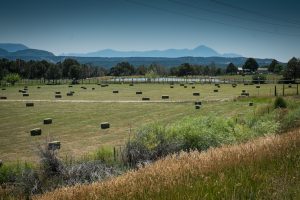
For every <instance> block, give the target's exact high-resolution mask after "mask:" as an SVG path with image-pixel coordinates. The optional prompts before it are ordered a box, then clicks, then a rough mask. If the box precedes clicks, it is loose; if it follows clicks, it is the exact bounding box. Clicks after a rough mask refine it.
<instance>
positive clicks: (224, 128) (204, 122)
mask: <svg viewBox="0 0 300 200" xmlns="http://www.w3.org/2000/svg"><path fill="white" fill-rule="evenodd" d="M242 121H244V123H241V124H240V123H236V122H234V120H233V119H228V118H222V117H217V116H214V115H211V116H200V117H187V118H184V119H182V120H180V121H178V122H176V123H174V124H169V125H167V126H163V125H162V124H157V123H156V124H152V125H148V126H146V127H143V128H141V129H140V130H138V131H137V133H136V134H135V135H134V137H133V138H132V140H131V141H128V142H127V145H126V148H125V150H124V154H125V158H126V160H125V162H127V163H130V164H131V165H133V166H134V165H137V164H139V163H143V162H149V161H150V162H151V161H154V160H157V159H159V158H161V157H164V156H166V155H168V154H172V153H178V152H180V151H190V150H199V151H205V150H207V149H208V148H211V147H218V146H221V145H223V144H232V143H236V142H243V141H246V140H248V139H250V138H254V137H257V136H263V135H268V134H274V133H276V132H277V131H278V128H279V123H278V122H277V121H276V117H275V112H271V113H270V114H263V113H261V114H260V115H257V116H252V115H251V116H250V115H249V116H247V117H246V118H245V119H242Z"/></svg>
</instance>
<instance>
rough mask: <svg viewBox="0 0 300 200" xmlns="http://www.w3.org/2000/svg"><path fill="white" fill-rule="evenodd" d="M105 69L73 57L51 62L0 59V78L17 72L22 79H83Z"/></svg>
mask: <svg viewBox="0 0 300 200" xmlns="http://www.w3.org/2000/svg"><path fill="white" fill-rule="evenodd" d="M106 71H107V70H106V69H104V68H102V67H95V66H91V65H89V64H80V63H79V62H78V61H76V60H75V59H69V58H68V59H65V60H64V61H63V62H58V63H51V62H47V61H45V60H42V61H33V60H31V61H28V62H26V61H24V60H20V59H17V60H14V61H10V60H8V59H5V58H3V59H0V80H2V79H3V78H4V77H5V76H6V75H8V74H18V75H19V76H21V77H22V78H24V79H43V80H49V81H50V80H57V79H84V78H90V77H99V76H104V75H105V74H106V73H107V72H106Z"/></svg>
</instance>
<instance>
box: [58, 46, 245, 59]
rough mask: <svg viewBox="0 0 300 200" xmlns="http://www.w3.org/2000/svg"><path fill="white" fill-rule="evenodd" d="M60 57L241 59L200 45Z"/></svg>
mask: <svg viewBox="0 0 300 200" xmlns="http://www.w3.org/2000/svg"><path fill="white" fill-rule="evenodd" d="M62 56H78V57H166V58H178V57H185V56H192V57H242V56H241V55H238V54H235V53H225V54H220V53H218V52H217V51H216V50H214V49H212V48H210V47H207V46H205V45H200V46H198V47H196V48H194V49H167V50H150V51H117V50H113V49H104V50H100V51H96V52H90V53H85V54H82V53H69V54H62Z"/></svg>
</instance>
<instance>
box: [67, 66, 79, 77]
mask: <svg viewBox="0 0 300 200" xmlns="http://www.w3.org/2000/svg"><path fill="white" fill-rule="evenodd" d="M81 71H82V68H81V66H80V65H72V66H70V72H69V74H70V75H69V77H70V78H71V79H75V80H78V79H79V78H80V75H81Z"/></svg>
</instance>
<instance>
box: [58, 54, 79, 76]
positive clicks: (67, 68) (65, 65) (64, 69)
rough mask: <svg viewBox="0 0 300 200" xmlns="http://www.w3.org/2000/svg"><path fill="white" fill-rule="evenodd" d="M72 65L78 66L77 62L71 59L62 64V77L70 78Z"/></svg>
mask: <svg viewBox="0 0 300 200" xmlns="http://www.w3.org/2000/svg"><path fill="white" fill-rule="evenodd" d="M72 65H80V64H79V62H78V61H77V60H75V59H72V58H67V59H65V60H64V61H63V63H62V77H63V78H70V76H69V75H70V67H71V66H72Z"/></svg>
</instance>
